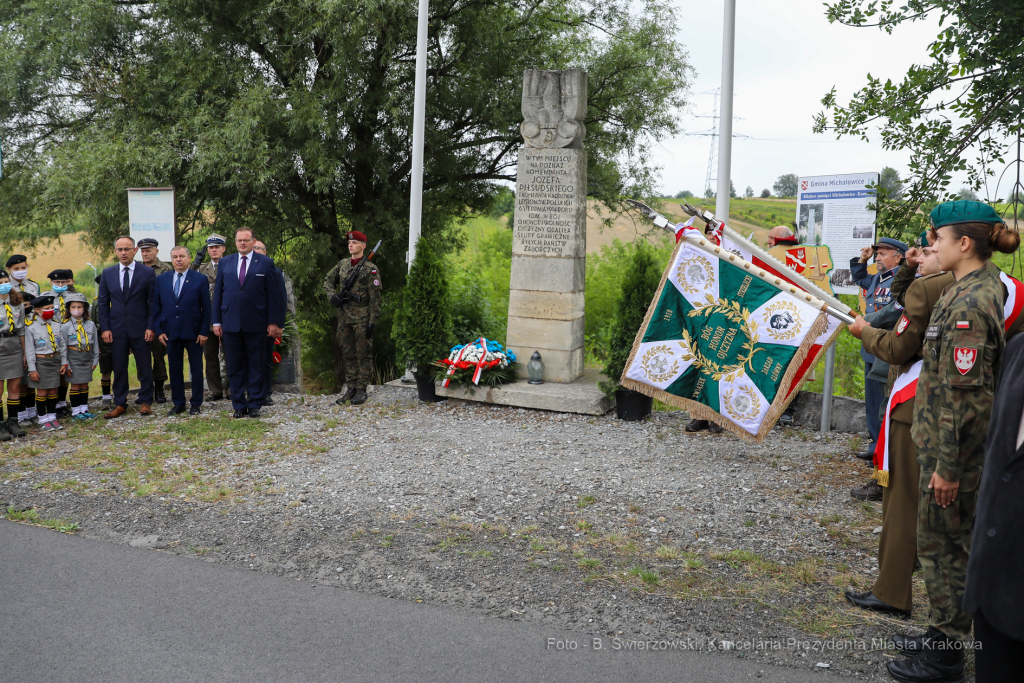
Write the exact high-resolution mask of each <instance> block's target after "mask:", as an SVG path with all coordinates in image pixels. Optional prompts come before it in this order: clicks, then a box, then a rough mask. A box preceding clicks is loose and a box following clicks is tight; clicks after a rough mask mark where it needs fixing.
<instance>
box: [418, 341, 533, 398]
mask: <svg viewBox="0 0 1024 683" xmlns="http://www.w3.org/2000/svg"><path fill="white" fill-rule="evenodd" d="M433 364H434V366H436V367H437V368H439V369H440V370H441V371H440V372H439V373H438V375H439V376H438V377H436V379H437V380H439V381H441V383H442V386H445V387H447V386H448V385H449V384H451V382H452V381H454V382H455V383H456V384H465V385H468V384H470V383H472V384H474V385H477V386H479V384H480V382H481V381H483V382H484V384H487V385H489V386H497V385H499V384H508V383H509V382H515V381H516V377H517V376H518V372H517V371H518V369H519V363H517V362H516V354H515V352H514V351H513V350H512V349H506V348H505V347H503V346H502V345H501V344H499V343H498V342H496V341H488V340H486V339H484V338H483V337H481V338H480V339H478V340H476V341H474V342H470V343H469V344H460V345H458V346H453V347H452V350H451V352H450V353H449V354H448V357H447V358H442V359H441V360H437V361H434V363H433Z"/></svg>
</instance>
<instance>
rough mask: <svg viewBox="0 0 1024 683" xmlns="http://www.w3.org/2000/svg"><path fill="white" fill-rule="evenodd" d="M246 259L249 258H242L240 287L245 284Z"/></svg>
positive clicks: (239, 273) (239, 275)
mask: <svg viewBox="0 0 1024 683" xmlns="http://www.w3.org/2000/svg"><path fill="white" fill-rule="evenodd" d="M246 258H247V257H246V256H243V257H242V269H241V270H239V271H238V286H239V287H241V286H242V285H244V284H245V259H246Z"/></svg>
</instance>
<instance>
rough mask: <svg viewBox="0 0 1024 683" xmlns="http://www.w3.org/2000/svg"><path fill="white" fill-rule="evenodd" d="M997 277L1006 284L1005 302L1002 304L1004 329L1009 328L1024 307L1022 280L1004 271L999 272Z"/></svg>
mask: <svg viewBox="0 0 1024 683" xmlns="http://www.w3.org/2000/svg"><path fill="white" fill-rule="evenodd" d="M999 279H1000V280H1002V281H1003V284H1004V285H1006V303H1004V304H1003V319H1004V325H1005V326H1004V327H1003V329H1004V330H1008V329H1010V326H1011V325H1013V323H1015V322H1017V318H1018V317H1019V316H1020V312H1021V310H1022V309H1024V282H1021V281H1020V280H1018V279H1016V278H1013V277H1010V276H1009V275H1007V274H1006V273H999Z"/></svg>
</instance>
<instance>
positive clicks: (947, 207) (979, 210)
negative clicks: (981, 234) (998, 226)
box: [929, 199, 1004, 230]
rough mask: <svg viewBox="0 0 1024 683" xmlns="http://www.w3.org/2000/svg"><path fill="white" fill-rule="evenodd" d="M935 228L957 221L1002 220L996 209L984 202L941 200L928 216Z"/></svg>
mask: <svg viewBox="0 0 1024 683" xmlns="http://www.w3.org/2000/svg"><path fill="white" fill-rule="evenodd" d="M929 218H930V219H931V222H932V225H933V226H935V229H936V230H938V229H939V228H944V227H946V226H947V225H957V224H959V223H1002V222H1004V221H1003V219H1002V218H1000V217H999V214H997V213H996V210H995V209H993V208H992V207H991V206H989V205H988V204H986V203H985V202H975V201H967V200H963V199H961V200H958V201H955V202H942V203H941V204H939V205H938V206H936V207H935V208H934V209H932V213H931V215H930V216H929Z"/></svg>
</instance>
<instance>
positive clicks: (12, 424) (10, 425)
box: [7, 417, 25, 437]
mask: <svg viewBox="0 0 1024 683" xmlns="http://www.w3.org/2000/svg"><path fill="white" fill-rule="evenodd" d="M7 431H9V432H10V433H11V436H17V437H21V436H25V430H24V429H22V428H21V425H20V424H18V418H16V417H9V418H7Z"/></svg>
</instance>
